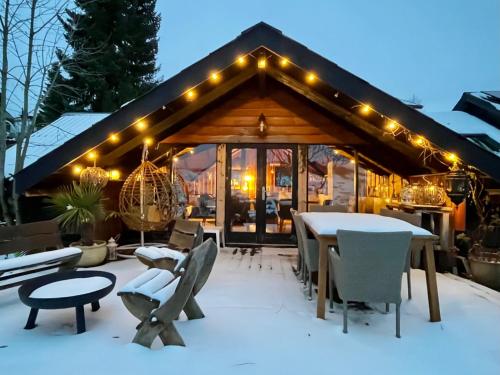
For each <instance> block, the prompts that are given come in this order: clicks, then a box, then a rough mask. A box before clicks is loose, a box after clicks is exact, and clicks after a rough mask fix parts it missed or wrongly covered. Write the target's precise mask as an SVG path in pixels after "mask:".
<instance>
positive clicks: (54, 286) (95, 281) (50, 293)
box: [30, 276, 112, 299]
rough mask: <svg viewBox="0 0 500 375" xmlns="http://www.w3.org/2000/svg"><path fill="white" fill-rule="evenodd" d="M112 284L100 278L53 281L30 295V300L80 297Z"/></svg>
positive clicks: (106, 279)
mask: <svg viewBox="0 0 500 375" xmlns="http://www.w3.org/2000/svg"><path fill="white" fill-rule="evenodd" d="M111 284H112V282H111V280H109V279H108V278H106V277H102V276H93V277H86V278H81V279H80V278H76V279H67V280H60V281H55V282H53V283H50V284H46V285H43V286H41V287H40V288H38V289H35V290H34V291H33V293H31V295H30V298H39V299H40V298H65V297H73V296H80V295H82V294H87V293H92V292H95V291H97V290H101V289H104V288H106V287H108V286H110V285H111Z"/></svg>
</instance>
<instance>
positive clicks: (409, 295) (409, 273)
mask: <svg viewBox="0 0 500 375" xmlns="http://www.w3.org/2000/svg"><path fill="white" fill-rule="evenodd" d="M410 268H411V267H410V266H409V265H408V268H407V270H406V280H407V281H408V299H411V271H410Z"/></svg>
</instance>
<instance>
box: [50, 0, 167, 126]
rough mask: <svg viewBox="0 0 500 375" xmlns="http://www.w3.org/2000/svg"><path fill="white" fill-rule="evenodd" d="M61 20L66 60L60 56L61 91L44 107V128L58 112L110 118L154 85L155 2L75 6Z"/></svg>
mask: <svg viewBox="0 0 500 375" xmlns="http://www.w3.org/2000/svg"><path fill="white" fill-rule="evenodd" d="M75 4H76V6H77V10H76V11H73V10H68V11H67V18H66V19H65V20H61V22H62V23H63V27H64V30H65V38H66V41H67V43H68V45H69V46H70V47H71V54H68V55H67V56H66V55H61V56H60V62H61V63H62V66H63V68H64V72H63V73H62V74H61V75H60V77H58V79H59V80H60V83H62V86H67V87H70V88H71V90H72V95H68V92H67V91H66V92H64V91H65V90H52V91H50V92H49V95H47V98H46V100H45V101H44V106H43V107H42V111H43V113H44V118H43V120H44V122H50V121H53V120H55V119H56V118H57V117H59V116H60V114H62V113H63V111H92V112H112V111H114V110H116V109H118V108H120V106H121V105H122V104H123V103H125V102H128V101H130V100H132V99H134V98H136V97H138V96H140V95H142V94H144V93H145V92H147V91H149V90H150V89H151V88H153V87H154V86H155V85H156V83H157V82H156V80H155V75H156V72H157V70H158V69H157V67H156V54H157V52H158V38H157V32H158V29H159V26H160V16H159V15H158V14H157V13H156V12H155V5H156V0H76V1H75Z"/></svg>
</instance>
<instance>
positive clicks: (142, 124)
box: [135, 120, 148, 131]
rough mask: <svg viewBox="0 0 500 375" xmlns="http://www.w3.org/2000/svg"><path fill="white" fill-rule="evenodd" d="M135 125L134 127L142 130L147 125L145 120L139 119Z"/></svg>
mask: <svg viewBox="0 0 500 375" xmlns="http://www.w3.org/2000/svg"><path fill="white" fill-rule="evenodd" d="M135 127H136V128H137V129H138V130H140V131H142V130H144V129H146V128H147V127H148V125H147V124H146V122H145V121H143V120H140V121H138V122H137V123H136V124H135Z"/></svg>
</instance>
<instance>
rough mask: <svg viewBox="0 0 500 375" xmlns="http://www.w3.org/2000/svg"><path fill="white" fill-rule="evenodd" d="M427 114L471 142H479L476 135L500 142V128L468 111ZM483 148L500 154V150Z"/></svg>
mask: <svg viewBox="0 0 500 375" xmlns="http://www.w3.org/2000/svg"><path fill="white" fill-rule="evenodd" d="M425 114H426V115H427V116H429V117H431V118H432V119H434V120H436V121H437V122H439V123H440V124H442V125H444V126H446V127H447V128H448V129H450V130H453V131H454V132H455V133H458V134H461V135H463V136H464V137H466V138H467V139H469V140H470V141H471V142H474V143H476V144H477V140H476V139H475V136H477V135H484V136H487V137H489V138H490V139H491V140H493V141H494V142H496V143H499V144H500V129H498V128H497V127H495V126H493V125H491V124H489V123H487V122H485V121H483V120H481V119H479V118H477V117H475V116H472V115H470V114H468V113H466V112H462V111H446V112H431V113H425ZM483 148H486V149H487V150H488V151H491V152H493V153H495V154H496V155H498V156H500V152H498V151H496V150H494V149H491V148H490V147H483Z"/></svg>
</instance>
